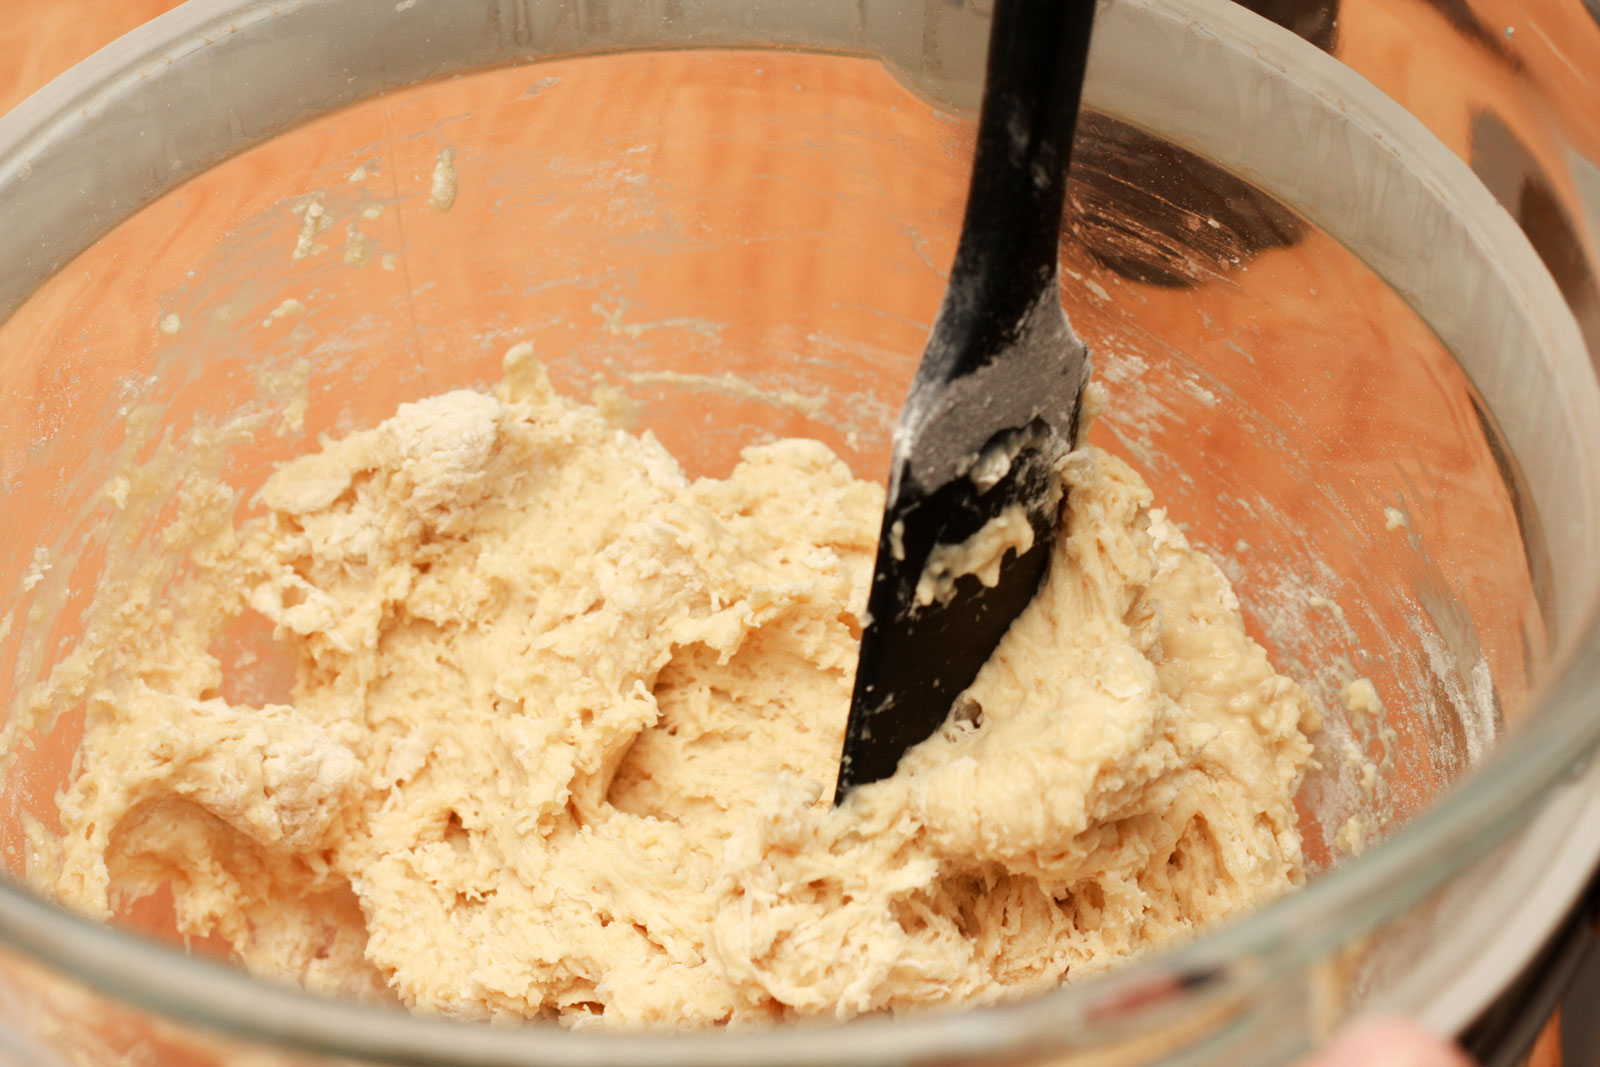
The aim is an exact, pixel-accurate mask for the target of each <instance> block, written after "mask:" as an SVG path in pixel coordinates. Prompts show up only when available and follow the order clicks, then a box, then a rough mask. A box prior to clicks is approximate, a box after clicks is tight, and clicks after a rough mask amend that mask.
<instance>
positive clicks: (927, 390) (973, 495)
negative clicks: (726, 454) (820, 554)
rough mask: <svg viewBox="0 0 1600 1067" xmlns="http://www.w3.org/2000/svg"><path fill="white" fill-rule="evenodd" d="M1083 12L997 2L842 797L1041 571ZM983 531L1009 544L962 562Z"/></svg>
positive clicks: (1076, 349) (1079, 1)
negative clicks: (978, 561)
mask: <svg viewBox="0 0 1600 1067" xmlns="http://www.w3.org/2000/svg"><path fill="white" fill-rule="evenodd" d="M1093 18H1094V0H995V5H994V23H993V27H992V29H991V30H990V37H989V66H988V72H987V73H986V75H985V77H984V90H983V106H982V110H981V111H980V113H979V118H978V146H977V155H976V158H975V160H974V162H973V167H972V185H971V189H970V191H969V193H968V197H967V208H966V215H965V217H964V218H963V220H962V224H961V239H960V242H959V243H958V245H957V247H956V258H955V265H954V266H953V267H952V269H951V271H950V284H949V286H948V288H946V290H945V294H944V302H943V304H942V305H941V306H940V308H939V316H938V318H937V320H936V321H935V322H934V325H933V334H932V336H931V337H930V338H929V340H928V347H927V350H926V351H925V352H924V353H923V357H922V363H921V365H920V366H919V367H918V368H917V375H916V378H915V379H914V381H913V382H912V386H911V393H910V395H909V396H908V397H907V399H906V405H905V408H904V409H903V410H902V411H901V413H900V423H899V425H898V426H897V427H896V430H895V441H894V459H893V468H892V470H891V471H890V477H889V499H888V504H887V506H886V507H885V508H884V514H883V529H882V532H881V534H880V535H879V539H878V557H877V565H876V568H875V570H874V572H873V576H872V591H871V594H870V597H869V600H868V604H867V611H868V617H867V619H866V621H865V624H864V626H863V629H862V635H861V658H860V661H859V665H858V667H857V671H856V682H855V692H854V696H853V697H852V700H851V704H850V721H849V725H848V727H847V728H846V731H845V744H844V756H843V758H842V759H841V761H840V764H839V782H838V788H837V790H836V791H835V794H834V799H835V801H836V802H837V801H839V800H842V799H843V798H844V796H845V794H846V793H847V792H849V790H850V789H852V788H853V787H855V786H857V785H861V784H864V783H867V782H873V781H876V780H878V779H880V778H886V777H888V776H889V775H891V774H893V773H894V770H895V767H896V766H897V765H898V764H899V762H900V757H901V756H902V755H903V754H904V753H905V751H906V750H907V749H909V748H911V747H912V746H913V745H915V744H917V743H918V742H920V741H923V740H925V739H926V738H928V737H929V736H931V735H932V734H933V733H934V731H936V730H938V729H939V727H940V726H942V725H943V724H944V721H945V719H946V718H947V717H948V715H949V713H950V709H951V705H952V703H953V702H954V701H955V699H956V698H957V697H958V696H959V695H960V694H961V692H962V690H964V689H966V688H967V686H969V685H971V684H972V680H973V678H975V677H976V676H977V673H978V669H979V668H980V667H982V666H983V664H984V661H986V660H987V659H988V658H989V655H990V653H992V652H993V651H994V649H995V646H996V645H997V644H998V643H999V641H1000V638H1001V637H1002V636H1003V635H1004V634H1005V632H1006V629H1007V628H1008V627H1009V626H1010V625H1011V623H1012V620H1014V619H1015V618H1016V617H1017V615H1018V614H1020V613H1021V612H1022V609H1023V608H1025V607H1027V605H1028V602H1029V601H1030V600H1032V599H1033V595H1034V593H1035V592H1036V591H1037V589H1038V587H1039V583H1040V581H1041V580H1042V579H1043V577H1044V573H1045V568H1046V565H1047V563H1048V561H1049V557H1050V546H1051V543H1052V541H1053V540H1054V536H1055V528H1056V522H1057V519H1058V517H1059V513H1060V508H1061V504H1062V501H1061V496H1060V490H1059V487H1058V483H1057V480H1056V479H1055V477H1054V476H1053V475H1052V473H1051V466H1052V464H1053V463H1054V462H1055V460H1056V459H1057V458H1058V457H1059V456H1061V455H1062V454H1063V453H1064V452H1066V451H1067V450H1068V449H1070V448H1071V447H1072V438H1073V433H1074V431H1075V429H1076V425H1077V419H1078V407H1079V402H1080V400H1081V398H1082V394H1083V387H1084V384H1085V382H1086V381H1087V380H1088V377H1089V355H1088V351H1087V349H1085V347H1084V345H1083V342H1081V341H1079V340H1078V338H1077V337H1076V336H1075V335H1074V334H1073V332H1072V328H1071V326H1070V325H1068V323H1067V317H1066V314H1065V313H1064V312H1063V311H1062V310H1061V302H1060V297H1059V295H1058V292H1057V274H1056V247H1057V240H1058V238H1059V235H1060V230H1061V207H1062V201H1063V198H1064V196H1065V192H1066V182H1067V164H1068V162H1069V158H1070V155H1071V151H1072V131H1073V127H1074V126H1075V125H1076V123H1077V116H1078V100H1079V96H1080V92H1081V90H1082V86H1083V76H1084V68H1085V66H1086V64H1087V60H1088V52H1089V33H1090V28H1091V25H1092V23H1093ZM1024 519H1025V521H1026V527H1027V529H1031V531H1032V536H1031V545H1028V544H1025V542H1026V541H1027V540H1028V538H1027V535H1026V533H1025V532H1024V530H1023V527H1022V520H1024ZM990 524H1000V525H997V526H991V525H990ZM985 527H989V529H990V531H991V533H994V534H1000V533H1002V532H1003V531H1006V530H1009V531H1010V532H1011V534H1012V535H1013V536H1010V537H1005V536H1002V537H999V540H1000V541H1002V542H1004V541H1007V540H1009V541H1011V542H1013V543H1014V544H1015V545H1016V550H1014V551H1012V552H1010V553H1008V554H1006V555H1005V556H1004V557H1003V558H1002V560H1001V563H1000V566H999V569H998V572H997V573H996V572H995V571H994V570H993V568H990V569H989V570H988V571H987V572H980V573H962V572H963V570H964V569H969V568H970V565H971V564H972V563H973V562H975V560H974V559H973V553H972V552H964V551H963V550H962V548H961V547H960V546H963V545H967V544H968V543H969V541H970V540H971V539H972V538H974V536H975V535H977V534H978V533H979V532H980V531H982V530H984V529H985ZM1017 533H1022V536H1021V537H1020V538H1019V537H1016V536H1014V535H1015V534H1017ZM980 555H981V553H980ZM930 563H932V564H933V566H932V568H930V566H929V565H930ZM986 579H992V582H991V581H986Z"/></svg>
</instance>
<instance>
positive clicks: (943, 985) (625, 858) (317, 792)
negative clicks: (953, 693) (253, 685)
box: [33, 345, 1315, 1027]
mask: <svg viewBox="0 0 1600 1067" xmlns="http://www.w3.org/2000/svg"><path fill="white" fill-rule="evenodd" d="M1060 476H1061V478H1062V482H1063V486H1064V488H1065V489H1066V491H1067V494H1068V495H1067V500H1068V505H1067V516H1068V517H1067V525H1066V528H1065V530H1064V532H1063V535H1062V536H1061V537H1059V538H1058V539H1057V541H1056V544H1055V546H1054V548H1053V552H1054V556H1053V560H1052V563H1051V566H1050V572H1049V573H1050V579H1049V581H1048V582H1047V583H1046V585H1045V587H1044V588H1043V589H1042V590H1041V592H1040V594H1039V596H1038V598H1037V600H1036V601H1035V603H1034V604H1033V606H1032V607H1030V608H1029V609H1028V610H1027V611H1026V612H1025V613H1024V614H1023V615H1022V616H1021V617H1020V618H1019V619H1018V620H1017V621H1016V623H1015V624H1014V625H1013V626H1012V628H1011V630H1010V631H1009V632H1008V633H1007V634H1006V637H1005V639H1004V640H1003V641H1002V643H1001V645H1000V646H999V648H998V649H997V650H996V652H995V655H994V656H993V658H992V659H991V661H990V663H989V664H988V665H987V666H986V667H985V668H984V670H983V672H982V673H981V674H980V675H979V677H978V679H977V681H976V682H975V683H974V685H973V686H972V688H971V689H970V690H969V691H968V693H967V695H966V697H965V698H964V699H963V701H962V704H961V707H962V709H963V712H962V715H961V717H960V721H959V722H958V723H956V724H955V725H957V726H959V727H960V728H959V729H957V728H951V729H948V730H945V731H942V732H941V733H939V734H937V735H935V737H933V738H932V739H930V740H929V741H927V742H925V743H924V744H923V745H921V746H919V747H918V748H916V749H914V750H913V751H912V752H911V753H909V754H908V755H907V757H906V759H905V761H904V762H903V764H902V766H901V770H900V772H899V773H898V774H896V775H895V776H894V777H892V778H890V779H888V780H886V781H883V782H879V783H875V784H873V785H869V786H864V787H861V788H859V789H857V790H856V791H855V792H854V793H852V794H851V796H850V798H849V799H848V800H847V802H846V803H845V804H844V805H842V806H841V807H838V808H835V807H834V806H833V805H832V804H831V802H830V795H829V794H830V789H829V784H830V783H831V782H832V781H833V780H834V776H835V771H836V763H837V759H838V753H839V747H840V744H841V739H842V735H843V730H844V722H845V715H846V711H847V709H848V706H849V701H850V691H851V684H852V679H853V673H854V668H855V657H856V641H857V637H856V635H857V634H858V633H859V626H860V614H861V612H862V610H863V608H864V605H865V602H866V595H867V589H868V585H869V582H870V578H871V572H872V563H873V556H874V552H875V550H876V537H877V532H878V525H879V521H880V518H881V515H882V508H883V491H882V489H881V488H880V487H879V486H877V485H875V484H872V483H868V482H864V481H860V480H857V479H855V478H854V477H852V475H851V474H850V472H849V470H848V469H847V468H846V466H845V465H844V464H843V463H842V462H841V461H840V460H839V459H838V458H836V457H835V456H834V455H833V454H832V453H831V452H829V451H828V449H827V448H825V447H824V446H823V445H821V444H819V443H818V442H815V441H809V440H785V441H779V442H776V443H774V444H769V445H764V446H760V447H753V448H749V449H747V450H746V451H745V452H744V454H743V460H742V462H741V463H740V464H739V465H738V466H737V467H736V468H735V469H734V470H733V472H732V473H731V474H730V475H729V476H728V477H726V478H724V479H701V480H697V481H691V480H690V479H688V478H687V477H685V475H684V474H683V472H682V470H681V468H680V467H679V465H678V463H677V462H676V461H675V460H674V459H673V457H672V456H671V455H669V454H668V453H667V452H666V451H665V450H664V449H663V448H662V446H661V445H660V444H659V443H657V442H656V441H655V439H654V438H653V437H651V436H649V435H640V436H636V435H632V434H629V433H626V432H624V431H622V430H620V429H618V428H616V427H615V426H614V425H613V424H612V423H611V422H609V421H608V419H607V417H606V416H605V415H604V414H603V413H601V412H599V411H597V410H596V409H594V408H592V407H588V406H586V405H582V404H579V403H576V402H574V401H571V400H567V399H563V398H561V397H558V396H557V395H555V393H554V392H553V390H552V389H551V387H550V383H549V381H548V379H547V377H546V376H545V373H544V371H543V369H542V368H541V367H540V365H539V364H538V363H537V361H535V360H534V358H533V354H532V351H531V349H529V348H528V347H527V346H526V345H519V346H517V348H515V349H513V350H512V351H511V352H510V353H508V356H507V359H506V363H505V375H504V379H503V381H502V382H501V384H500V385H499V386H498V387H496V388H495V389H494V390H493V392H492V394H486V393H478V392H470V391H459V392H453V393H446V394H444V395H442V396H436V397H433V398H431V399H427V400H423V401H420V402H418V403H415V404H405V405H402V406H401V407H400V409H399V410H398V411H397V412H396V414H395V415H394V416H393V417H392V418H390V419H389V420H387V421H386V422H384V423H382V424H381V425H379V426H378V427H376V428H374V429H370V430H364V431H361V432H357V433H353V434H350V435H349V436H347V437H344V438H342V439H339V440H332V441H328V442H326V443H325V444H324V445H323V447H322V448H321V449H320V450H319V451H317V452H314V453H311V454H307V455H304V456H302V457H300V458H298V459H295V460H293V461H292V462H289V463H287V464H284V465H283V466H282V467H281V468H280V469H279V470H278V471H277V472H276V473H275V474H273V475H272V477H271V478H270V479H268V480H267V482H266V483H265V485H264V486H263V487H262V488H261V490H260V492H259V493H258V494H257V497H256V502H257V504H258V505H259V508H260V513H259V515H258V517H256V518H253V519H250V520H248V521H246V522H245V523H244V524H243V525H242V526H239V527H237V528H235V527H234V526H232V525H231V524H230V522H231V516H232V514H233V512H234V508H235V502H236V499H235V495H234V494H233V493H232V491H230V490H228V489H226V488H225V487H222V486H217V485H214V484H213V485H211V486H209V487H207V486H199V485H194V486H190V487H189V488H188V489H186V491H185V498H184V501H183V502H182V503H181V505H180V506H179V508H178V509H177V516H178V517H177V519H176V520H174V523H173V525H172V526H171V527H170V528H169V529H168V530H167V531H165V534H164V536H165V537H166V538H169V539H170V540H169V541H167V542H166V543H170V544H173V545H177V546H181V547H183V548H184V549H186V551H187V563H186V565H185V566H183V567H172V566H163V567H160V568H153V569H152V570H151V571H150V572H149V573H148V574H147V575H146V577H145V579H143V581H144V585H143V586H142V587H141V585H140V581H138V580H134V581H128V582H124V583H119V584H118V586H117V589H116V590H115V594H116V595H115V596H112V597H111V599H109V600H104V602H101V603H97V605H96V607H95V609H93V612H92V614H93V617H94V620H95V623H96V625H94V626H90V627H87V628H86V632H87V633H90V634H92V635H94V636H92V637H91V638H88V639H86V645H87V643H89V642H96V641H98V642H102V643H103V644H102V645H100V646H96V647H92V648H91V647H80V648H79V649H78V650H77V651H76V652H75V653H74V654H73V656H72V657H71V663H72V664H73V665H74V666H73V668H72V671H64V673H62V674H61V675H60V676H58V677H55V678H52V679H51V680H50V686H51V688H50V690H49V692H48V693H47V694H46V695H44V696H41V697H39V699H38V700H36V701H35V702H34V704H33V706H34V707H36V708H41V709H42V708H45V707H47V706H48V705H50V704H51V703H52V702H54V703H57V704H60V703H66V704H72V703H73V702H80V703H81V705H82V706H83V707H84V708H85V710H86V727H85V732H84V738H83V743H82V751H81V764H80V767H81V770H80V773H79V774H78V775H77V777H76V778H75V779H74V780H73V781H72V783H71V784H70V785H69V787H68V788H67V789H66V790H65V791H64V792H63V793H62V795H61V798H60V816H61V823H62V827H63V831H64V833H63V836H62V839H61V842H60V848H59V851H58V852H53V853H50V854H49V857H48V858H49V862H48V863H45V862H44V861H43V860H41V867H40V870H41V871H42V872H43V875H42V876H43V877H47V878H48V879H49V880H50V881H51V882H52V883H53V888H54V890H55V892H56V894H57V895H58V896H59V898H60V899H62V900H63V901H64V902H66V903H67V904H69V905H71V906H72V907H74V908H76V909H78V910H80V911H82V912H85V913H87V914H89V915H92V916H97V917H101V918H106V917H109V916H110V915H111V914H112V913H113V909H114V908H115V906H116V905H117V903H118V901H120V900H125V899H129V898H134V897H138V896H141V895H145V894H148V893H152V892H154V891H156V890H157V889H159V888H162V887H165V886H170V887H171V891H172V894H173V900H174V904H175V908H176V913H177V917H178V923H179V926H180V929H181V931H182V932H183V933H185V934H187V935H191V936H196V937H198V936H205V935H208V934H218V935H221V936H222V937H225V938H227V939H228V940H229V942H230V943H231V944H232V946H233V949H234V951H235V953H236V954H237V956H238V958H239V959H240V961H242V963H243V964H244V965H245V966H246V967H248V968H249V969H251V970H252V971H254V972H256V973H258V974H262V975H266V976H270V977H274V978H282V979H288V980H293V981H298V982H300V983H303V984H304V985H306V986H308V987H309V988H312V989H314V990H321V991H328V992H336V993H343V994H347V995H352V996H362V997H367V998H377V999H394V1000H398V1001H400V1002H402V1003H404V1004H406V1005H409V1006H411V1007H413V1008H416V1009H418V1010H421V1011H425V1012H430V1013H438V1014H443V1015H449V1016H457V1017H463V1018H472V1019H502V1018H507V1019H509V1018H558V1019H559V1020H560V1021H562V1022H563V1023H566V1024H569V1025H607V1026H622V1027H682V1026H710V1025H717V1024H728V1023H732V1024H749V1023H759V1022H776V1021H785V1020H795V1019H802V1018H808V1017H825V1018H846V1017H849V1016H852V1015H857V1014H860V1013H865V1012H874V1011H880V1010H896V1011H906V1010H913V1009H917V1008H919V1007H927V1006H937V1005H948V1004H982V1003H990V1002H994V1001H998V1000H1002V999H1006V998H1011V997H1016V996H1019V995H1024V994H1029V993H1035V992H1041V991H1044V990H1047V989H1049V988H1051V987H1053V986H1055V985H1056V984H1058V983H1060V982H1062V981H1064V980H1070V979H1073V978H1077V977H1080V976H1082V975H1086V974H1091V973H1094V972H1096V971H1099V970H1101V969H1103V968H1105V967H1107V966H1110V965H1111V964H1113V963H1115V962H1116V961H1118V960H1120V959H1124V958H1127V957H1129V956H1133V955H1137V954H1140V953H1143V952H1146V951H1149V950H1151V949H1152V948H1155V947H1158V946H1161V945H1163V944H1166V943H1169V942H1171V941H1173V940H1175V939H1182V938H1185V937H1188V936H1190V935H1192V934H1193V933H1194V932H1195V931H1196V930H1197V929H1199V928H1200V927H1201V926H1202V925H1204V924H1206V923H1210V922H1214V921H1217V920H1220V919H1224V918H1226V917H1229V916H1232V915H1236V914H1238V913H1240V912H1242V911H1244V910H1247V909H1250V908H1253V907H1255V906H1257V905H1259V904H1261V903H1263V902H1265V901H1266V900H1268V899H1270V898H1272V897H1274V896H1276V895H1277V894H1279V893H1282V892H1283V891H1285V890H1286V889H1288V888H1289V887H1290V886H1292V885H1294V884H1295V883H1297V882H1298V881H1299V880H1300V879H1301V877H1302V861H1301V852H1300V838H1299V834H1298V832H1297V828H1296V817H1295V810H1294V806H1293V803H1292V798H1293V796H1294V793H1295V790H1296V788H1297V786H1298V784H1299V782H1300V779H1301V777H1302V775H1303V773H1304V772H1305V769H1306V766H1307V763H1308V760H1309V758H1310V752H1311V749H1310V746H1309V744H1308V742H1307V740H1306V737H1305V731H1306V730H1308V729H1311V728H1312V727H1313V724H1314V722H1315V713H1314V711H1313V710H1312V708H1311V707H1310V705H1309V703H1308V701H1307V699H1306V697H1305V695H1304V693H1303V692H1302V691H1301V690H1300V688H1299V687H1298V686H1297V685H1295V683H1293V682H1292V681H1290V680H1289V679H1287V678H1285V677H1283V676H1281V675H1279V674H1278V673H1277V672H1276V671H1274V670H1273V668H1272V667H1271V665H1270V664H1269V663H1268V661H1267V657H1266V655H1265V653H1264V652H1263V651H1262V649H1261V648H1260V647H1258V646H1257V645H1256V644H1255V643H1254V642H1253V641H1251V640H1250V639H1249V638H1248V637H1247V636H1246V634H1245V632H1244V628H1243V625H1242V623H1241V620H1240V615H1239V610H1238V605H1237V602H1236V600H1235V599H1234V598H1233V596H1232V592H1231V590H1230V589H1229V588H1228V585H1227V583H1226V580H1225V579H1224V578H1223V576H1222V574H1221V573H1220V572H1219V571H1218V569H1217V567H1216V566H1215V565H1213V564H1212V563H1211V562H1210V560H1209V559H1208V558H1207V557H1206V556H1205V555H1203V554H1202V553H1200V552H1198V551H1196V550H1194V549H1193V548H1191V547H1190V546H1189V544H1188V543H1187V541H1186V540H1185V538H1184V536H1183V534H1182V533H1181V532H1180V531H1179V530H1178V529H1177V528H1176V527H1175V526H1174V525H1173V524H1172V523H1170V522H1169V521H1168V520H1167V519H1166V518H1165V516H1164V515H1162V514H1161V513H1160V511H1159V510H1157V509H1153V508H1152V506H1151V496H1150V491H1149V489H1148V488H1147V487H1146V486H1145V485H1144V483H1143V482H1142V481H1141V480H1140V479H1139V477H1138V475H1137V474H1135V473H1134V471H1133V470H1132V469H1131V468H1130V467H1128V466H1127V465H1126V464H1125V463H1123V462H1122V461H1120V460H1118V459H1116V458H1114V457H1112V456H1110V455H1107V454H1104V453H1101V452H1099V451H1097V450H1094V449H1091V448H1084V449H1081V450H1079V451H1077V452H1075V453H1073V454H1071V455H1070V456H1069V457H1068V458H1067V460H1066V461H1065V462H1064V464H1063V465H1062V468H1061V471H1060ZM132 484H133V486H134V487H135V488H134V492H135V493H137V491H138V490H137V487H138V486H139V485H140V484H141V483H140V482H139V480H138V479H134V481H133V482H132ZM165 575H177V576H178V577H177V578H175V579H172V580H171V582H170V583H168V581H167V579H166V578H164V577H162V576H165ZM107 595H108V596H109V595H110V594H107ZM132 604H138V605H142V607H140V609H139V610H128V608H129V605H132ZM241 616H246V617H248V616H259V617H260V618H259V619H258V620H257V621H258V622H259V621H262V620H264V621H265V622H266V623H267V624H270V626H271V627H272V628H273V629H274V630H275V633H276V641H277V644H278V645H279V647H280V649H281V651H282V653H283V654H284V655H286V656H288V657H289V658H290V659H292V661H293V662H294V664H295V667H296V671H297V677H296V681H295V683H294V686H293V691H292V693H287V694H284V695H283V696H281V697H280V698H279V699H278V700H277V701H275V702H264V703H259V704H256V705H249V704H244V703H234V702H231V701H230V700H229V699H227V698H225V697H224V696H223V695H222V694H224V693H225V692H229V689H228V687H227V685H226V681H227V677H226V671H227V670H230V669H233V668H232V667H231V666H230V667H228V668H225V667H224V666H223V662H224V661H223V660H219V658H218V654H217V653H216V651H215V650H216V649H217V648H218V647H220V646H219V645H218V638H219V635H220V634H222V633H223V632H224V630H225V628H226V627H228V626H229V625H230V623H231V622H232V621H233V620H235V619H238V618H240V617H241ZM225 658H226V657H225ZM229 662H230V663H231V662H234V661H229Z"/></svg>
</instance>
